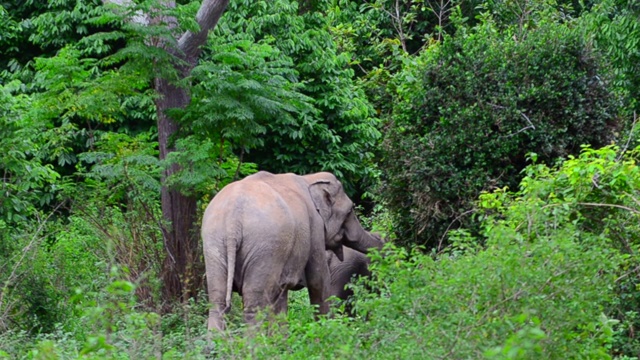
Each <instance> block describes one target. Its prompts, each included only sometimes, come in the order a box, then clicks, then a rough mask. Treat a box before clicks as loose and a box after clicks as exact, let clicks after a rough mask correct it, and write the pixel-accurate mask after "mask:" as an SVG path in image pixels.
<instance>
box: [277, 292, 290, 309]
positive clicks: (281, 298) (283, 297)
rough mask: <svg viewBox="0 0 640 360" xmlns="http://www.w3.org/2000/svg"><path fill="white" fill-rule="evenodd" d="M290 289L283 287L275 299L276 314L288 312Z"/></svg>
mask: <svg viewBox="0 0 640 360" xmlns="http://www.w3.org/2000/svg"><path fill="white" fill-rule="evenodd" d="M288 301H289V291H288V290H287V289H281V291H280V294H278V297H277V299H276V301H275V304H276V305H275V308H274V312H275V313H276V314H286V313H287V309H288Z"/></svg>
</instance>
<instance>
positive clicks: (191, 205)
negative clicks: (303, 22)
mask: <svg viewBox="0 0 640 360" xmlns="http://www.w3.org/2000/svg"><path fill="white" fill-rule="evenodd" d="M104 1H105V2H111V3H116V4H119V5H130V4H131V0H104ZM161 1H162V0H161ZM228 3H229V0H204V1H203V2H202V4H201V6H200V9H199V10H198V13H197V15H196V21H197V22H198V24H199V25H200V31H198V32H196V33H193V32H190V31H187V32H185V33H184V34H182V35H181V36H180V37H179V39H178V46H177V48H168V47H167V44H166V43H162V42H154V43H157V44H159V45H158V46H161V47H164V48H165V50H166V51H168V52H170V53H171V54H173V55H174V56H176V57H177V58H179V59H181V60H185V61H186V64H187V65H178V64H175V65H174V66H176V67H178V68H177V70H179V74H180V75H181V77H182V78H185V77H187V76H188V75H189V74H190V72H191V70H193V68H194V67H195V66H196V64H197V62H198V57H199V56H200V53H201V49H200V47H201V46H202V45H203V44H204V43H205V42H206V40H207V35H208V34H209V31H210V30H211V29H213V28H214V27H215V26H216V24H217V23H218V20H219V19H220V17H221V16H222V13H223V12H224V11H225V9H226V8H227V5H228ZM163 4H164V5H165V6H167V7H175V1H163ZM154 20H158V19H152V20H151V21H154ZM162 20H164V22H165V23H166V24H168V26H176V25H177V20H176V19H175V18H171V19H162ZM131 21H134V22H137V23H140V24H145V25H146V24H148V23H149V20H148V17H147V16H146V14H136V15H135V16H134V17H133V18H132V19H131ZM153 85H154V89H155V91H156V92H157V94H158V97H157V99H156V111H157V118H158V143H159V148H160V159H161V160H163V159H165V158H166V157H167V155H168V154H169V153H170V152H172V151H174V150H175V148H174V147H173V145H172V144H171V141H172V139H171V137H172V135H173V134H175V133H176V132H177V131H178V128H179V126H178V124H177V123H175V122H174V121H173V120H172V119H171V118H170V117H169V116H168V115H167V113H166V111H167V110H168V109H171V108H183V107H186V106H187V105H188V104H189V102H190V97H189V93H188V91H187V89H184V88H179V87H176V86H175V85H174V83H172V82H171V80H170V79H163V78H160V77H158V78H156V79H155V80H154V84H153ZM178 169H179V167H178V165H177V164H173V165H171V166H170V167H169V168H168V169H167V170H166V171H165V172H164V174H163V183H164V180H165V179H166V178H167V177H169V176H170V175H171V174H173V173H175V172H176V171H177V170H178ZM161 205H162V216H163V217H164V220H165V221H167V222H168V223H169V224H170V227H169V228H168V229H167V230H166V231H163V237H164V239H163V240H164V245H165V250H166V251H167V254H166V258H165V261H164V263H163V270H162V274H161V276H162V281H163V282H162V297H163V302H164V303H165V305H166V306H168V305H169V304H170V303H171V302H174V301H176V300H181V301H185V300H187V299H188V298H190V297H192V296H194V295H195V294H196V293H197V291H198V289H200V288H202V286H203V281H202V280H203V277H202V276H201V274H203V273H204V270H203V269H204V266H203V264H202V261H201V257H200V256H199V236H198V231H197V228H196V226H195V224H196V214H197V208H196V199H195V198H193V197H188V196H185V195H183V194H182V193H180V192H179V191H178V190H176V189H171V188H167V187H166V186H163V187H162V192H161ZM165 309H167V307H165Z"/></svg>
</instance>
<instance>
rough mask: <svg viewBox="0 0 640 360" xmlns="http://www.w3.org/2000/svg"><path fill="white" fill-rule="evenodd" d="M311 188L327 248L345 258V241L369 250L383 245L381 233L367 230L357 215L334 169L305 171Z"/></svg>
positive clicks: (349, 244)
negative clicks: (312, 172)
mask: <svg viewBox="0 0 640 360" xmlns="http://www.w3.org/2000/svg"><path fill="white" fill-rule="evenodd" d="M305 178H306V179H307V181H308V182H309V184H310V185H309V192H310V194H311V199H312V200H313V203H314V204H315V207H316V210H317V211H318V213H319V214H320V216H321V217H322V219H323V221H324V230H325V242H326V249H327V250H331V251H333V252H334V253H335V254H336V256H337V258H338V259H339V260H340V261H342V260H343V259H344V255H343V251H342V245H345V246H347V247H350V248H352V249H354V250H357V251H360V252H362V253H366V252H367V251H368V249H370V248H377V249H380V248H382V245H383V242H382V240H381V239H380V237H379V236H375V235H373V234H371V233H369V232H368V231H365V230H364V229H363V228H362V225H360V222H359V221H358V218H357V217H356V214H355V211H354V206H353V201H351V199H349V197H348V196H347V194H346V193H345V192H344V189H343V187H342V184H341V183H340V181H338V179H336V177H335V176H334V175H333V174H331V173H326V172H324V173H317V174H312V175H306V176H305Z"/></svg>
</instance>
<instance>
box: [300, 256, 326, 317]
mask: <svg viewBox="0 0 640 360" xmlns="http://www.w3.org/2000/svg"><path fill="white" fill-rule="evenodd" d="M323 254H324V250H323ZM305 276H306V278H307V291H308V292H309V302H310V303H311V305H317V306H318V309H317V313H319V314H327V313H329V303H328V302H327V297H328V294H329V281H330V275H329V267H328V266H327V261H326V258H325V257H321V259H318V260H316V261H310V262H309V264H307V267H306V268H305ZM316 317H317V316H316Z"/></svg>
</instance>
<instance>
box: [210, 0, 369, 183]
mask: <svg viewBox="0 0 640 360" xmlns="http://www.w3.org/2000/svg"><path fill="white" fill-rule="evenodd" d="M328 28H329V24H328V19H327V18H326V16H325V15H324V14H323V13H322V12H320V11H307V12H302V13H301V12H300V11H299V9H298V4H297V3H296V2H292V1H278V2H271V3H268V5H267V2H264V1H258V2H255V1H253V2H249V1H245V2H241V3H231V4H230V5H229V9H228V10H227V14H226V16H225V17H224V18H223V19H222V21H221V23H220V24H219V26H218V28H217V29H216V31H215V32H216V34H218V37H216V38H215V39H214V41H215V42H214V43H215V44H220V43H221V42H223V41H230V40H231V43H232V44H233V43H234V42H236V41H238V40H240V41H243V40H246V39H250V40H252V41H253V42H255V43H256V44H258V46H257V47H256V49H260V48H263V49H266V46H269V47H270V48H271V49H273V50H271V51H276V53H277V54H278V55H279V57H278V58H279V59H280V61H281V63H280V64H282V65H284V64H289V65H286V67H282V68H281V69H279V72H280V73H279V75H281V76H285V78H286V79H287V80H288V81H290V82H292V83H294V84H295V85H294V88H292V89H291V90H293V89H295V90H296V92H298V93H299V94H301V95H304V96H306V97H309V98H312V99H313V101H312V103H311V105H313V109H312V111H309V110H305V111H303V112H300V113H299V114H296V115H295V116H293V117H289V116H286V117H284V118H279V119H277V121H272V122H269V123H267V124H263V126H264V127H265V128H266V129H260V128H258V129H260V130H264V131H265V133H264V135H263V137H262V138H263V140H261V141H262V143H263V145H262V146H261V147H259V148H257V149H255V150H253V151H252V152H251V153H249V154H247V155H246V160H247V161H250V162H254V163H256V164H258V167H259V168H261V169H264V170H269V171H272V172H287V171H290V172H295V173H309V172H313V171H319V170H327V171H332V172H334V173H336V174H337V176H338V177H339V178H341V179H343V180H344V181H345V183H346V186H347V187H348V188H349V189H353V187H354V182H355V181H357V180H361V179H371V178H372V177H373V176H375V174H374V173H373V172H372V171H371V166H370V165H371V160H372V158H373V153H372V150H373V147H374V146H375V142H376V140H377V139H378V138H379V137H380V133H379V131H378V129H377V127H376V126H377V121H376V118H375V114H374V112H373V109H372V107H371V105H370V104H369V102H368V101H367V99H366V97H365V95H364V92H363V91H362V90H361V89H359V88H358V87H357V86H356V84H355V83H354V81H353V77H354V73H353V71H352V70H351V69H350V68H349V56H348V55H347V54H345V53H341V52H340V51H339V49H338V48H337V46H336V43H335V41H334V40H333V38H332V36H331V33H330V32H329V29H328ZM225 39H226V40H225ZM218 46H220V45H218ZM214 49H215V48H214ZM205 58H207V55H206V54H205ZM274 70H275V69H274ZM274 80H278V78H276V79H274ZM291 100H293V101H292V102H291V101H290V102H289V103H288V104H287V106H289V107H291V106H300V105H302V104H300V99H291ZM307 101H308V100H307ZM254 131H255V130H254Z"/></svg>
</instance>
